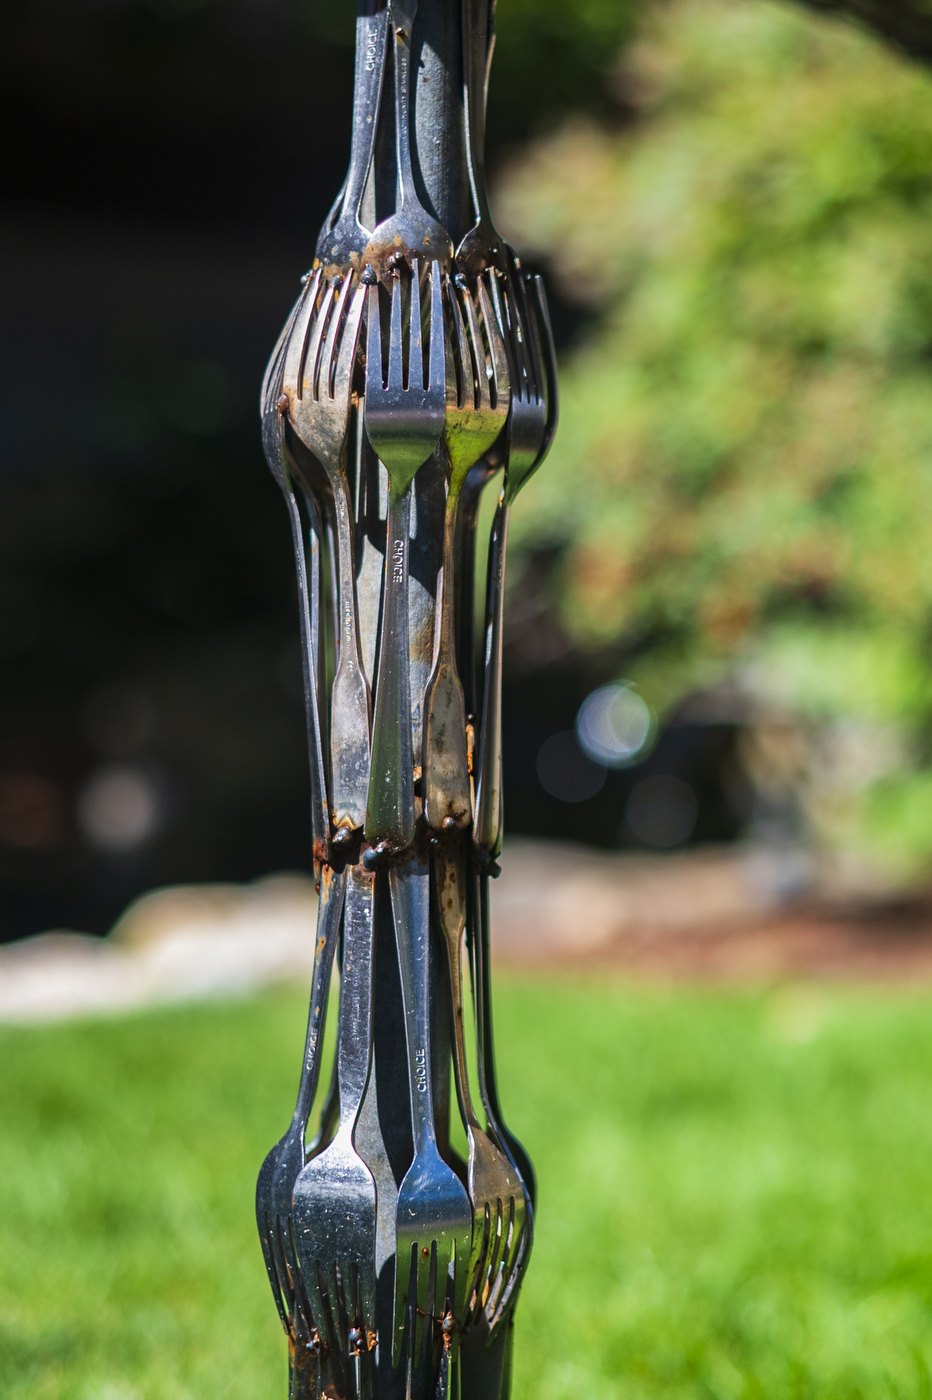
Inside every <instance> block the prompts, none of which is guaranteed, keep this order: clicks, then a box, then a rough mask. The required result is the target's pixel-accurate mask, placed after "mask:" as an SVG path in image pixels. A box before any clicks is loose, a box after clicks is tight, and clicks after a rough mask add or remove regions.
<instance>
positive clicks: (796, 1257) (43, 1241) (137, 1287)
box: [0, 975, 932, 1400]
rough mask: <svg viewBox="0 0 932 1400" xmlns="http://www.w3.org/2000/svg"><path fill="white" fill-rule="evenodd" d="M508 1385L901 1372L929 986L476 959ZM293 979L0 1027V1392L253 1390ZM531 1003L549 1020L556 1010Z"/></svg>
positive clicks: (778, 1391)
mask: <svg viewBox="0 0 932 1400" xmlns="http://www.w3.org/2000/svg"><path fill="white" fill-rule="evenodd" d="M496 1005H497V1010H498V1012H499V1015H498V1017H497V1023H496V1031H497V1035H496V1041H497V1044H498V1046H499V1053H500V1058H501V1063H502V1081H503V1084H504V1086H505V1091H506V1108H507V1109H508V1112H509V1118H510V1121H511V1122H512V1125H513V1127H514V1128H515V1130H516V1131H517V1132H519V1133H520V1135H521V1137H522V1139H523V1140H524V1141H525V1142H526V1144H527V1146H528V1148H529V1149H530V1151H531V1152H532V1154H533V1156H534V1160H535V1162H536V1164H537V1167H538V1178H539V1183H540V1199H541V1211H540V1219H539V1224H538V1227H537V1235H536V1240H535V1249H534V1256H533V1258H532V1262H531V1268H530V1270H529V1272H528V1276H527V1283H526V1285H525V1288H524V1290H523V1293H522V1297H521V1302H520V1305H519V1316H518V1321H519V1325H518V1329H517V1346H516V1358H515V1391H514V1396H515V1400H530V1397H532V1396H533V1397H535V1398H536V1400H574V1398H575V1397H578V1396H580V1395H585V1396H587V1397H589V1396H591V1397H593V1398H594V1400H614V1398H615V1397H618V1400H620V1397H622V1396H623V1397H625V1400H650V1398H651V1397H657V1400H659V1397H663V1400H710V1397H715V1400H759V1398H760V1397H763V1396H766V1397H767V1400H799V1397H807V1400H887V1397H891V1396H896V1397H899V1400H924V1397H927V1396H928V1395H929V1391H930V1368H932V1194H930V1192H929V1190H928V1162H929V1160H930V1156H932V1118H930V1115H929V1112H928V1102H929V1096H930V1093H932V1017H930V1014H929V1012H930V1000H929V995H928V993H926V992H923V993H922V994H921V995H910V994H908V993H904V992H897V991H892V992H891V991H886V992H883V991H872V992H866V991H862V992H858V991H851V990H847V991H845V990H838V989H830V988H822V989H817V988H804V987H796V988H794V987H785V988H778V989H775V990H773V991H771V992H769V993H764V994H761V993H748V992H739V993H734V992H728V993H725V992H712V991H709V990H705V991H695V990H694V991H684V990H680V991H666V992H662V991H658V990H653V991H650V990H643V989H642V990H640V991H632V990H629V989H624V988H622V987H620V986H618V985H613V984H612V982H611V980H610V979H606V978H605V977H604V976H603V977H601V978H599V980H598V981H597V982H596V981H586V980H583V979H570V980H567V979H566V978H565V977H562V978H559V979H558V978H555V977H544V976H537V977H533V978H528V977H527V976H523V977H521V978H518V977H516V976H511V975H504V976H502V977H501V978H500V979H499V981H498V983H497V986H496ZM305 1012H306V1001H305V998H304V996H303V995H302V994H301V993H299V992H291V991H289V992H285V993H274V994H268V995H265V996H263V997H261V998H256V999H255V1000H250V1001H243V1002H238V1003H234V1004H230V1005H213V1006H204V1005H202V1006H191V1007H184V1008H175V1009H169V1010H160V1011H157V1012H151V1013H147V1014H144V1015H137V1016H133V1017H130V1018H127V1019H125V1020H124V1019H121V1020H111V1021H104V1022H98V1023H86V1024H80V1025H62V1026H52V1027H38V1028H35V1029H19V1030H13V1029H10V1028H8V1027H7V1028H3V1030H2V1031H0V1062H2V1064H3V1073H2V1075H0V1118H2V1122H3V1132H2V1134H0V1259H2V1261H3V1266H2V1269H0V1393H2V1395H3V1397H4V1400H274V1398H275V1397H278V1396H281V1395H283V1394H284V1389H285V1376H286V1346H285V1340H284V1338H283V1336H282V1334H281V1330H280V1328H279V1324H278V1319H277V1317H276V1314H275V1309H274V1307H273V1304H272V1299H271V1296H270V1295H269V1290H268V1285H267V1282H266V1279H265V1274H264V1269H263V1267H262V1260H261V1255H260V1251H259V1244H258V1239H257V1237H256V1231H255V1223H254V1219H253V1203H252V1183H253V1182H254V1180H255V1175H256V1172H257V1171H258V1168H259V1165H260V1163H261V1161H262V1159H263V1157H264V1155H265V1153H266V1151H267V1150H268V1148H269V1147H270V1146H271V1144H272V1143H273V1142H274V1141H275V1140H276V1138H277V1137H278V1135H279V1134H280V1133H281V1132H282V1130H283V1129H284V1127H285V1125H286V1123H287V1121H288V1118H289V1115H290V1113H291V1108H292V1104H293V1096H294V1092H295V1088H296V1083H295V1065H296V1064H297V1063H298V1062H299V1060H300V1054H301V1045H302V1043H303V1022H304V1017H305ZM554 1026H560V1027H564V1028H565V1030H566V1034H565V1036H564V1035H554Z"/></svg>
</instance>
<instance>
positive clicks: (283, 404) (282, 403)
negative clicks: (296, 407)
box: [278, 394, 291, 413]
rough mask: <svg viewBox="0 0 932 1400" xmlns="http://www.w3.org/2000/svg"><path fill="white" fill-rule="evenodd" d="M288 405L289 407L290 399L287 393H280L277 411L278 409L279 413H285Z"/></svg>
mask: <svg viewBox="0 0 932 1400" xmlns="http://www.w3.org/2000/svg"><path fill="white" fill-rule="evenodd" d="M290 407H291V401H290V399H289V398H288V395H287V394H282V396H281V398H280V399H279V401H278V411H279V413H287V412H288V410H289V408H290Z"/></svg>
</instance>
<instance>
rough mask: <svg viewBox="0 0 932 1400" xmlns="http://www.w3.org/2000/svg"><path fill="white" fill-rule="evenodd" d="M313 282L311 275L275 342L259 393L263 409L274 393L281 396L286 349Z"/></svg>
mask: <svg viewBox="0 0 932 1400" xmlns="http://www.w3.org/2000/svg"><path fill="white" fill-rule="evenodd" d="M315 275H316V274H315ZM311 280H312V279H311V276H310V274H309V275H308V278H307V282H306V283H305V285H304V286H303V287H302V288H301V294H300V296H299V297H298V298H297V300H296V301H295V304H294V306H293V307H292V308H291V310H290V311H289V313H288V319H287V321H286V322H285V324H284V325H283V326H282V328H281V331H280V332H279V336H278V339H277V340H276V342H275V349H274V350H273V351H272V353H271V355H270V356H269V362H268V364H267V365H266V367H265V373H264V374H263V376H262V388H261V390H260V391H259V402H260V404H262V406H263V408H265V405H266V402H267V400H268V398H269V395H270V394H272V393H274V394H275V397H276V398H278V397H279V395H280V394H281V388H280V386H279V382H278V381H279V379H280V378H281V368H282V364H283V362H284V359H285V348H286V346H287V344H288V337H289V336H290V335H291V331H292V327H293V326H294V323H295V320H296V318H297V316H298V313H299V312H300V311H301V310H302V309H303V306H304V301H305V298H306V296H307V295H308V293H309V291H310V287H309V285H308V284H309V283H310V282H311Z"/></svg>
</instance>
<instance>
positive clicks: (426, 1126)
mask: <svg viewBox="0 0 932 1400" xmlns="http://www.w3.org/2000/svg"><path fill="white" fill-rule="evenodd" d="M388 883H389V889H390V890H391V897H392V914H393V915H394V920H395V942H396V944H397V948H398V966H399V970H400V973H401V1000H402V1005H403V1007H404V1017H405V1045H406V1047H407V1052H408V1089H409V1095H410V1099H411V1129H412V1133H413V1136H414V1152H415V1155H416V1156H421V1155H422V1154H426V1153H436V1151H437V1134H436V1128H435V1125H434V1095H433V1085H432V1080H431V1053H430V866H429V865H428V863H427V861H426V860H424V859H422V858H419V859H417V860H412V861H409V862H408V863H407V864H406V865H399V866H393V867H392V868H391V869H390V870H389V872H388Z"/></svg>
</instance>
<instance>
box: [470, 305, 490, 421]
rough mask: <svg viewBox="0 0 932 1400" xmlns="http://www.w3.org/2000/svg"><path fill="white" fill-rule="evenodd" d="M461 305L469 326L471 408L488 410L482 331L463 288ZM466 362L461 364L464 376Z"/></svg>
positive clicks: (487, 386) (474, 310) (487, 385)
mask: <svg viewBox="0 0 932 1400" xmlns="http://www.w3.org/2000/svg"><path fill="white" fill-rule="evenodd" d="M463 304H464V305H465V307H466V320H467V322H468V325H469V334H468V340H469V353H470V362H471V365H472V374H471V378H472V384H473V407H474V408H476V409H481V408H489V407H490V406H491V405H490V399H489V379H488V375H487V374H486V364H487V361H486V356H485V345H484V344H483V342H482V331H481V329H480V327H479V318H478V316H477V315H476V306H475V302H474V301H473V299H472V297H471V296H470V294H469V290H468V288H463ZM465 370H466V362H465V361H464V363H463V371H464V374H465Z"/></svg>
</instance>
